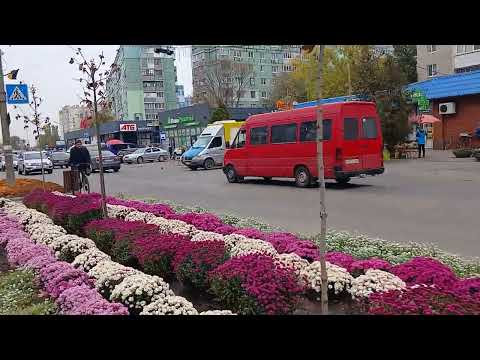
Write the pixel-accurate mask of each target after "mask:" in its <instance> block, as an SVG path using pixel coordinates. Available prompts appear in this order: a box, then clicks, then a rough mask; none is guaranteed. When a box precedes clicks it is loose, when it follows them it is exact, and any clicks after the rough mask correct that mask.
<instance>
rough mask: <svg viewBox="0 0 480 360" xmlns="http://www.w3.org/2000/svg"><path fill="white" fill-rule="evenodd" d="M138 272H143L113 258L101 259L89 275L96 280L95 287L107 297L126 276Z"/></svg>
mask: <svg viewBox="0 0 480 360" xmlns="http://www.w3.org/2000/svg"><path fill="white" fill-rule="evenodd" d="M137 274H142V272H140V271H138V270H135V269H133V268H130V267H127V266H123V265H121V264H119V263H116V262H114V261H111V260H103V261H100V262H99V263H98V264H97V265H95V266H94V267H93V268H92V269H90V271H89V272H88V275H89V276H91V277H92V278H94V280H95V288H96V289H97V290H98V291H99V292H100V293H101V294H103V295H104V296H105V297H106V298H109V297H110V294H111V292H112V291H113V289H114V288H115V286H117V285H118V284H120V283H121V282H122V281H123V280H124V279H125V278H126V277H128V276H132V275H137Z"/></svg>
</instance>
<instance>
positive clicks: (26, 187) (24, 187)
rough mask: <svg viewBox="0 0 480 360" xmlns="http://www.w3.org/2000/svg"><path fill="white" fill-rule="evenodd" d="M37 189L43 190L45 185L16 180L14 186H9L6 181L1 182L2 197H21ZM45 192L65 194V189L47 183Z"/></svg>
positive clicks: (29, 180) (32, 181)
mask: <svg viewBox="0 0 480 360" xmlns="http://www.w3.org/2000/svg"><path fill="white" fill-rule="evenodd" d="M35 189H42V190H43V183H42V182H41V181H40V180H36V179H16V180H15V185H14V186H9V185H8V184H7V181H6V180H0V197H21V196H24V195H26V194H29V193H30V192H32V190H35ZM45 190H47V191H59V192H63V187H62V186H60V185H58V184H55V183H53V182H46V183H45Z"/></svg>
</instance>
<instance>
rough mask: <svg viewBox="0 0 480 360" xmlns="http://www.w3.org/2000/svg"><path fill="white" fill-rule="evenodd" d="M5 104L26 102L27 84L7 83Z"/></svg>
mask: <svg viewBox="0 0 480 360" xmlns="http://www.w3.org/2000/svg"><path fill="white" fill-rule="evenodd" d="M5 90H6V91H7V104H28V86H27V85H26V84H7V85H6V86H5Z"/></svg>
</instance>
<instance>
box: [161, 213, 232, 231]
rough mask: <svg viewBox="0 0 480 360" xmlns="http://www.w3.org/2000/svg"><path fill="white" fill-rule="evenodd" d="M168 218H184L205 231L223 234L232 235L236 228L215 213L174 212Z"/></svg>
mask: <svg viewBox="0 0 480 360" xmlns="http://www.w3.org/2000/svg"><path fill="white" fill-rule="evenodd" d="M166 218H167V219H174V220H182V221H184V222H186V223H187V224H190V225H193V226H195V227H196V228H197V229H200V230H203V231H214V232H217V233H219V234H223V235H230V234H231V233H233V232H234V231H235V230H236V228H235V227H233V226H231V225H227V224H224V223H223V222H222V220H221V219H220V218H219V217H218V216H215V215H213V214H198V213H193V212H191V213H185V214H172V215H168V216H166Z"/></svg>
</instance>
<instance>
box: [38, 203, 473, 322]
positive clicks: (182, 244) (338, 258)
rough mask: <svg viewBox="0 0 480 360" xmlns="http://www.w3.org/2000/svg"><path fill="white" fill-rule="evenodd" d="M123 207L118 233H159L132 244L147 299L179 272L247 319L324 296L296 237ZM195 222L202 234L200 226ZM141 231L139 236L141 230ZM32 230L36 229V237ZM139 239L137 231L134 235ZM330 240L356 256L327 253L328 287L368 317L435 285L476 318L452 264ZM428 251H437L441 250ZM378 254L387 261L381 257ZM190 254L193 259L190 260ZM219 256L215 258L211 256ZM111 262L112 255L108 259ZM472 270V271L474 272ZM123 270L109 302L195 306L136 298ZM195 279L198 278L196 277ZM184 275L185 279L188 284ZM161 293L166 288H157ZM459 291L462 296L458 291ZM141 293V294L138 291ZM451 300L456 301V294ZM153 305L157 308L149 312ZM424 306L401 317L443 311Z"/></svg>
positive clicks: (405, 250) (116, 211) (306, 245)
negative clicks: (122, 229)
mask: <svg viewBox="0 0 480 360" xmlns="http://www.w3.org/2000/svg"><path fill="white" fill-rule="evenodd" d="M91 198H92V201H95V196H92V197H91ZM120 203H121V204H119V205H111V204H109V205H108V210H109V214H111V215H112V216H114V217H116V218H117V220H120V222H117V223H118V224H119V225H120V226H135V225H125V224H122V223H121V221H123V220H121V219H125V220H127V221H129V222H132V223H134V222H136V221H137V222H138V221H141V222H144V223H147V224H152V225H155V226H156V229H157V233H154V234H152V235H151V234H147V236H139V237H137V238H135V236H133V235H132V236H130V237H129V240H128V242H129V244H130V246H131V247H129V249H130V250H129V251H131V252H132V254H133V255H134V256H135V257H136V258H137V259H138V260H139V262H140V264H139V270H144V271H146V272H150V273H151V275H152V277H151V278H148V279H149V280H147V278H145V279H144V280H141V281H144V282H145V285H144V287H145V289H146V293H147V294H148V286H149V285H148V284H151V283H155V280H154V278H155V275H159V274H161V276H165V275H168V274H172V273H175V275H176V276H177V278H180V279H181V280H183V281H184V282H186V283H188V282H190V285H195V286H197V287H198V288H199V289H202V288H203V289H207V290H208V291H209V292H210V293H212V294H213V295H214V296H215V297H216V298H217V299H218V301H220V303H222V304H223V305H224V306H226V307H227V308H229V309H230V310H233V311H236V312H237V311H238V312H239V313H241V314H284V313H292V312H293V311H294V310H295V307H296V306H297V304H298V298H299V296H300V295H302V294H303V293H304V291H305V290H308V289H309V290H310V291H314V292H316V293H318V292H319V291H320V285H321V281H320V263H319V261H317V260H316V258H317V257H318V249H317V248H316V246H315V244H314V243H313V242H312V241H306V240H302V239H301V238H299V237H297V236H296V235H293V234H289V233H285V232H270V233H266V232H263V231H261V230H258V229H236V230H235V231H234V232H233V233H231V234H228V232H226V233H223V232H224V231H223V228H222V227H224V225H223V224H222V223H221V222H218V219H219V218H218V217H212V216H205V214H203V215H204V216H198V214H197V215H195V216H193V215H191V214H189V215H188V216H180V215H178V214H175V213H174V212H173V210H170V211H166V210H165V208H161V209H162V210H155V211H158V213H160V212H162V214H163V216H159V215H155V214H154V213H152V212H142V211H138V209H135V208H128V207H126V206H125V204H126V203H125V202H124V201H120ZM138 203H139V202H134V203H133V204H134V206H136V207H138V208H143V209H150V208H149V206H156V205H152V204H143V205H141V204H138ZM144 206H146V207H144ZM200 215H202V214H200ZM117 220H115V221H117ZM189 222H190V223H189ZM195 223H196V225H197V226H198V227H197V226H195V225H194V224H195ZM143 225H145V224H143ZM138 226H139V229H140V228H141V225H138ZM204 229H206V230H204ZM219 229H220V230H219ZM34 230H35V229H32V231H34ZM135 232H136V231H132V234H135ZM332 234H333V235H332ZM332 236H333V242H330V243H329V247H330V249H332V244H333V245H335V246H337V248H338V247H340V246H342V247H343V248H348V247H351V248H353V250H354V251H353V252H352V253H345V252H342V251H336V252H329V253H328V254H327V260H328V261H327V275H328V287H329V290H330V295H331V296H332V298H333V299H340V300H341V299H346V296H348V297H349V298H353V299H354V300H355V301H357V300H358V303H361V304H366V307H365V309H366V310H365V311H368V312H370V313H374V312H375V311H377V310H371V309H376V308H378V306H377V305H378V304H379V301H381V300H378V299H382V297H381V296H383V295H384V294H390V293H392V292H395V291H400V292H402V294H403V292H404V293H408V294H410V292H411V291H414V290H415V287H412V284H420V285H421V286H423V284H426V286H429V285H430V284H433V285H434V286H435V289H437V290H438V291H443V292H445V293H451V292H454V293H455V296H457V297H458V296H462V297H463V300H464V303H465V306H463V305H462V306H463V307H460V308H458V309H456V310H455V311H456V313H462V311H463V313H464V314H466V313H469V312H470V311H471V312H475V311H477V310H476V308H475V306H477V303H476V302H475V301H474V300H472V299H474V298H476V297H477V296H478V282H477V280H478V279H475V278H474V279H470V280H469V282H468V283H467V282H464V281H463V280H460V279H458V278H457V276H456V275H455V274H454V272H453V271H452V270H451V269H450V268H449V267H448V266H447V265H446V264H443V263H441V262H439V261H437V260H435V259H432V258H425V257H423V258H415V256H413V255H415V254H416V253H418V252H422V251H425V249H427V247H422V246H416V245H413V246H410V248H409V247H408V246H406V245H402V246H400V245H397V244H394V246H389V245H386V244H385V243H386V242H385V243H384V242H383V241H381V240H378V241H371V240H368V239H364V238H362V237H360V238H359V239H360V244H354V242H353V241H352V240H351V238H347V236H345V235H344V234H341V233H340V235H339V233H332V232H330V235H329V237H330V239H332ZM335 236H336V237H335ZM211 243H217V244H218V245H216V246H217V247H218V248H219V249H220V248H221V247H222V246H223V251H224V253H223V254H224V255H225V254H227V253H228V254H229V256H231V258H230V259H229V260H226V259H225V258H223V259H222V254H221V251H218V252H216V251H213V249H209V246H211V245H210V244H211ZM376 243H378V244H379V245H380V246H379V248H375V246H373V245H374V244H376ZM132 244H133V245H132ZM193 244H194V245H193ZM372 244H373V245H372ZM362 245H363V247H362ZM191 249H195V252H193V253H190V252H189V251H191ZM428 249H429V251H431V252H435V250H432V249H430V248H428ZM197 252H198V253H197ZM379 253H380V254H383V255H386V256H385V257H383V256H379ZM185 254H189V255H188V256H185ZM200 254H201V256H200ZM213 254H216V255H215V256H213ZM436 254H437V255H440V256H441V257H442V259H446V260H447V262H448V261H450V262H451V263H453V264H456V269H457V271H458V270H460V271H463V273H464V274H465V273H467V272H468V271H471V270H472V269H475V264H467V263H466V262H461V261H460V260H458V258H454V257H452V256H451V255H449V254H445V253H441V252H436ZM108 255H112V254H107V255H106V256H108ZM210 255H212V258H211V259H217V256H218V259H221V260H219V261H218V262H215V261H213V262H210V258H209V256H210ZM189 256H190V257H189ZM196 256H198V257H199V259H200V260H199V261H198V262H196V263H195V262H193V261H192V259H193V258H195V257H196ZM177 258H178V259H183V260H178V261H179V262H178V263H179V264H182V265H181V266H179V265H177V262H176V259H177ZM92 259H96V257H95V256H92ZM205 259H209V260H208V261H206V260H205ZM225 260H226V261H225ZM224 261H225V262H224ZM105 262H107V263H108V262H109V260H105V261H100V263H99V264H98V265H97V266H100V264H101V263H105ZM210 264H211V266H210ZM206 265H208V266H210V268H208V269H203V268H202V267H203V266H206ZM97 266H95V267H93V268H92V270H91V271H90V272H94V271H95V268H96V267H97ZM182 266H184V267H185V268H184V269H182V271H184V270H185V269H186V270H185V272H184V273H182V271H178V270H179V269H181V268H182ZM469 266H471V267H470V268H468V267H469ZM259 269H262V271H260V270H259ZM122 271H123V270H117V272H115V274H117V273H120V274H123V275H121V276H120V278H119V279H118V282H117V281H114V285H113V287H110V286H109V284H107V282H108V281H107V282H106V283H105V287H106V288H108V289H109V291H110V293H111V296H113V293H114V291H115V289H116V288H124V290H122V291H120V293H118V291H117V292H116V293H115V299H117V300H118V301H122V302H123V303H124V304H125V305H127V306H129V307H131V309H132V307H133V309H134V311H136V312H140V313H143V312H144V313H164V312H165V306H167V305H168V304H176V305H175V306H176V309H177V310H174V309H173V308H172V309H171V311H177V312H180V313H182V311H183V310H182V309H184V308H185V313H189V311H190V310H188V309H189V307H188V306H186V305H185V304H184V303H183V301H176V300H174V299H172V300H171V301H165V300H164V299H163V298H168V297H170V296H173V295H171V294H169V293H168V290H164V291H163V290H162V291H161V294H163V295H164V296H162V295H161V294H159V296H158V298H155V299H154V294H153V295H148V297H147V298H146V300H145V297H143V295H141V296H140V298H139V299H136V298H135V296H132V295H131V291H133V290H129V289H131V288H132V286H133V284H131V283H130V282H129V280H128V279H129V278H130V277H131V276H140V274H138V275H136V274H127V273H122ZM137 271H138V270H137ZM197 274H200V275H199V277H198V278H197V277H196V276H197ZM143 275H145V274H143ZM143 275H142V276H143ZM182 276H184V277H183V278H182ZM277 278H278V279H277ZM138 279H140V277H138ZM205 279H206V281H205ZM139 281H140V280H139ZM122 282H124V283H123V285H121V284H122ZM277 282H279V283H277ZM97 283H98V281H97ZM195 283H196V284H195ZM102 286H103V285H102ZM155 286H157V287H158V288H162V286H160V284H158V283H157V285H155ZM457 287H458V291H457V290H455V289H456V288H457ZM412 289H413V290H412ZM142 291H143V290H140V291H139V292H140V294H143V292H142ZM165 291H167V294H165ZM455 291H456V292H455ZM136 293H137V290H135V294H136ZM125 294H127V295H128V294H130V295H128V296H127V295H125ZM460 294H461V295H460ZM385 296H386V297H385V299H387V300H388V299H389V298H388V296H387V295H385ZM448 296H450V297H451V295H448ZM448 296H447V297H448ZM130 298H132V299H130ZM470 298H472V299H470ZM371 299H372V301H371ZM449 299H450V298H449ZM469 299H470V300H469ZM387 300H386V306H390V305H388V301H389V300H388V301H387ZM463 300H462V301H463ZM452 301H453V300H452ZM148 302H150V304H153V303H156V304H155V305H152V306H151V307H148V309H147V310H146V311H144V309H145V308H146V307H147V306H148ZM166 304H167V305H166ZM426 304H427V305H425V306H423V305H422V306H418V307H415V309H416V310H412V309H409V310H408V311H407V310H405V308H403V307H400V308H399V309H400V310H398V313H402V311H405V312H404V313H424V312H425V311H426V312H428V310H425V309H427V307H429V308H430V310H431V311H432V312H433V313H435V311H437V310H434V309H435V307H436V306H437V305H435V304H433V303H430V302H428V301H427V303H426ZM184 305H185V306H184ZM370 305H371V306H370ZM380 305H381V304H380ZM380 305H379V306H380ZM172 306H173V305H172ZM451 309H452V308H451ZM372 311H373V312H372ZM378 311H379V310H378ZM385 311H390V310H385ZM392 311H393V310H392ZM395 311H397V310H395ZM415 311H416V312H415ZM167 312H168V311H167Z"/></svg>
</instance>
